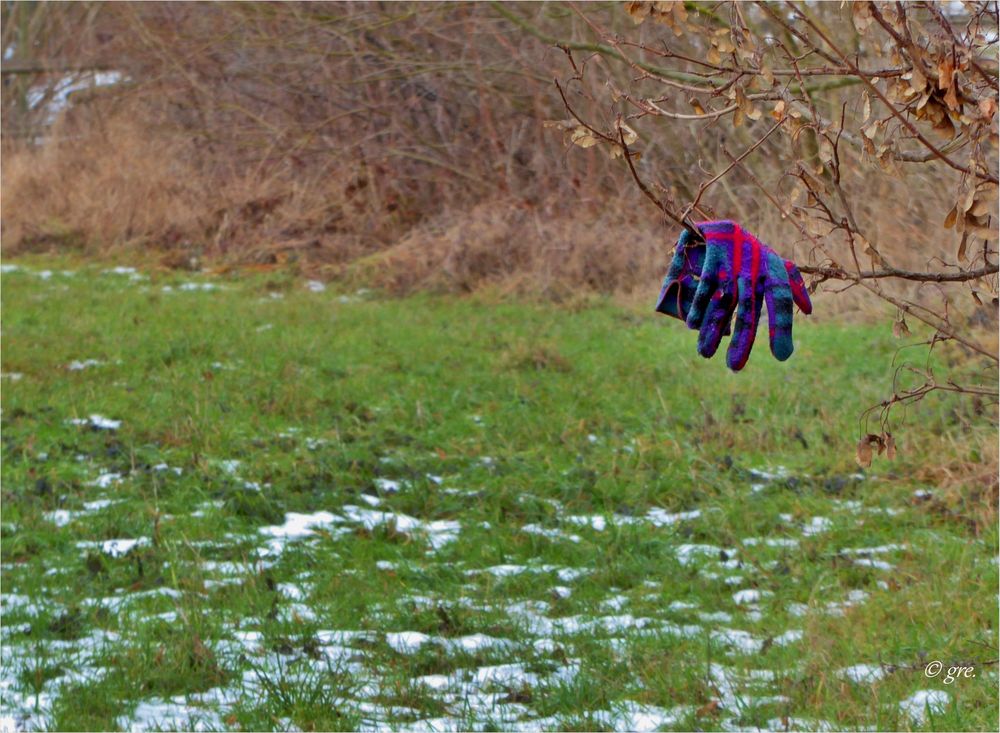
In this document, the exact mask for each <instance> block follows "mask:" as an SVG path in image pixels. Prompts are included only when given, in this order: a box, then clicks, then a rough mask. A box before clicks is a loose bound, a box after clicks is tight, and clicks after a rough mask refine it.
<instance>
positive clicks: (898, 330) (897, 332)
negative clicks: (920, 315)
mask: <svg viewBox="0 0 1000 733" xmlns="http://www.w3.org/2000/svg"><path fill="white" fill-rule="evenodd" d="M892 335H893V336H895V337H896V338H898V339H899V338H903V337H904V336H909V335H910V327H909V326H907V325H906V319H905V318H903V317H902V316H900V318H899V320H898V321H893V323H892Z"/></svg>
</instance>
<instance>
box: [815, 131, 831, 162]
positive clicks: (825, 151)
mask: <svg viewBox="0 0 1000 733" xmlns="http://www.w3.org/2000/svg"><path fill="white" fill-rule="evenodd" d="M818 154H819V159H820V160H822V161H823V162H824V163H830V162H831V161H833V155H834V150H833V143H832V142H830V141H829V140H828V139H827V138H826V136H825V135H820V137H819V151H818Z"/></svg>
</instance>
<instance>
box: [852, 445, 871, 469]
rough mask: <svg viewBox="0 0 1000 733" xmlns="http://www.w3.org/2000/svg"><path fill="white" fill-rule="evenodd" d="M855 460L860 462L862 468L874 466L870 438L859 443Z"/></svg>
mask: <svg viewBox="0 0 1000 733" xmlns="http://www.w3.org/2000/svg"><path fill="white" fill-rule="evenodd" d="M854 460H856V461H857V462H858V465H859V466H861V467H862V468H868V467H869V466H870V465H872V446H871V443H869V442H868V438H862V439H861V440H859V441H858V445H857V447H856V449H855V453H854Z"/></svg>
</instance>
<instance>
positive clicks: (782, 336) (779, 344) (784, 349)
mask: <svg viewBox="0 0 1000 733" xmlns="http://www.w3.org/2000/svg"><path fill="white" fill-rule="evenodd" d="M792 292H793V291H792V289H791V288H789V287H787V286H785V285H775V286H772V287H769V288H768V289H767V291H766V292H765V295H764V297H765V299H766V300H767V323H768V332H769V334H770V337H771V353H772V354H774V358H775V359H777V360H778V361H784V360H785V359H787V358H788V357H790V356H791V355H792V352H793V351H794V350H795V347H794V345H793V344H792V303H793V302H794V301H793V298H792Z"/></svg>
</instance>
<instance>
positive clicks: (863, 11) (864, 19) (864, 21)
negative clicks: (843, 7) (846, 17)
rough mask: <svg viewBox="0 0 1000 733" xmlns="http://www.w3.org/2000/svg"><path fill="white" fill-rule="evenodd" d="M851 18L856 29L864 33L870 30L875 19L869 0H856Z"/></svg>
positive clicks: (852, 7) (852, 6)
mask: <svg viewBox="0 0 1000 733" xmlns="http://www.w3.org/2000/svg"><path fill="white" fill-rule="evenodd" d="M851 19H852V20H853V21H854V30H856V31H857V32H858V33H861V34H862V35H864V33H865V31H867V30H868V26H870V25H871V24H872V23H873V22H874V21H875V19H874V18H873V17H872V11H871V8H870V7H868V3H867V2H855V3H853V4H852V5H851Z"/></svg>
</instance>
